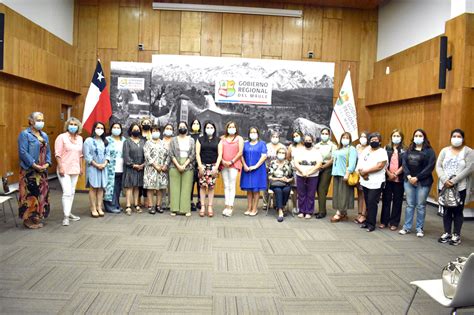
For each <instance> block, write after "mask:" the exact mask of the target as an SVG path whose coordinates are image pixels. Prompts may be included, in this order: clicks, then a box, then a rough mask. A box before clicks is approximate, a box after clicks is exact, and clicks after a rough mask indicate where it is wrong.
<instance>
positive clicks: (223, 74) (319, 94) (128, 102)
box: [111, 55, 334, 143]
mask: <svg viewBox="0 0 474 315" xmlns="http://www.w3.org/2000/svg"><path fill="white" fill-rule="evenodd" d="M111 72H112V84H111V99H112V104H113V105H112V107H113V108H112V110H113V113H114V114H113V116H112V119H111V120H112V121H120V122H121V123H123V124H124V125H125V126H128V125H129V124H130V122H131V121H133V120H135V119H138V118H140V117H141V116H150V117H151V118H152V119H153V121H154V122H155V123H157V124H159V125H160V126H163V125H164V124H166V123H168V122H171V123H174V124H176V123H177V122H179V121H183V120H184V121H187V122H188V123H191V122H192V121H193V120H194V119H199V120H200V121H201V123H203V122H205V121H207V120H211V121H214V122H215V123H216V125H217V128H218V132H219V133H222V132H223V129H224V126H225V124H226V123H227V122H228V121H230V120H232V121H235V122H236V123H237V124H238V125H239V127H240V133H241V134H242V135H243V136H244V137H246V136H247V133H248V129H249V128H250V127H251V126H256V127H258V128H259V129H260V132H261V135H262V139H264V140H265V141H268V140H269V135H270V132H271V131H273V130H275V131H278V132H280V135H281V140H282V141H283V142H285V143H286V142H288V141H289V140H290V139H291V134H292V132H293V131H294V130H299V131H301V132H303V133H310V134H313V135H314V136H315V137H319V133H320V130H321V128H323V127H324V126H328V125H329V120H330V117H331V112H332V109H333V105H332V100H333V89H334V63H327V62H306V61H287V60H271V59H244V58H226V57H201V56H181V55H180V56H177V55H153V60H152V63H151V64H144V63H129V62H112V65H111ZM119 78H120V80H119ZM139 78H141V79H143V82H144V87H143V90H140V87H141V85H140V84H139V80H138V79H139ZM125 79H127V80H129V81H130V82H127V81H126V80H125ZM116 112H117V115H116V114H115V113H116Z"/></svg>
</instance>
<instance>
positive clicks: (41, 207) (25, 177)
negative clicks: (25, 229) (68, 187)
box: [18, 168, 49, 220]
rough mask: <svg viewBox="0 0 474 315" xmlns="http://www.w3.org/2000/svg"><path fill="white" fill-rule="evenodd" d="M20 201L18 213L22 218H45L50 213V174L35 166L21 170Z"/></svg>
mask: <svg viewBox="0 0 474 315" xmlns="http://www.w3.org/2000/svg"><path fill="white" fill-rule="evenodd" d="M19 190H20V201H19V209H18V213H19V216H20V218H21V219H23V220H27V219H34V220H37V219H43V218H47V217H48V215H49V185H48V174H47V173H46V172H41V173H40V172H37V171H36V170H34V169H33V168H30V169H27V170H24V169H21V170H20V182H19Z"/></svg>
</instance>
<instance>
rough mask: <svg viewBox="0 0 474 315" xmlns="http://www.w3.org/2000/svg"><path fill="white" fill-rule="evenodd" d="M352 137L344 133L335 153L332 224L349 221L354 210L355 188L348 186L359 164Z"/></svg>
mask: <svg viewBox="0 0 474 315" xmlns="http://www.w3.org/2000/svg"><path fill="white" fill-rule="evenodd" d="M351 142H352V136H351V134H350V133H349V132H344V133H343V134H342V135H341V139H339V146H338V149H337V150H336V151H334V153H333V156H332V158H333V167H332V176H333V193H332V207H333V208H334V210H336V214H335V215H334V216H333V217H332V218H331V222H333V223H336V222H340V221H346V220H347V210H348V209H354V187H353V186H349V185H348V184H347V179H348V178H349V174H350V173H352V172H354V170H355V168H356V164H357V150H356V149H355V148H354V147H353V146H351Z"/></svg>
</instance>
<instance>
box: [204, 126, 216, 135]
mask: <svg viewBox="0 0 474 315" xmlns="http://www.w3.org/2000/svg"><path fill="white" fill-rule="evenodd" d="M214 131H215V129H214V128H206V135H208V136H209V137H210V136H212V135H213V134H214Z"/></svg>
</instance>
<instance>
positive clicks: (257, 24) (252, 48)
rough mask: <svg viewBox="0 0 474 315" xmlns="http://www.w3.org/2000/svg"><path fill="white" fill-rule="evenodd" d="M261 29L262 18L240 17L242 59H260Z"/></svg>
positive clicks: (255, 16) (258, 16)
mask: <svg viewBox="0 0 474 315" xmlns="http://www.w3.org/2000/svg"><path fill="white" fill-rule="evenodd" d="M262 28H263V17H262V16H260V15H244V16H243V17H242V34H243V35H242V57H244V58H261V57H262Z"/></svg>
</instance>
